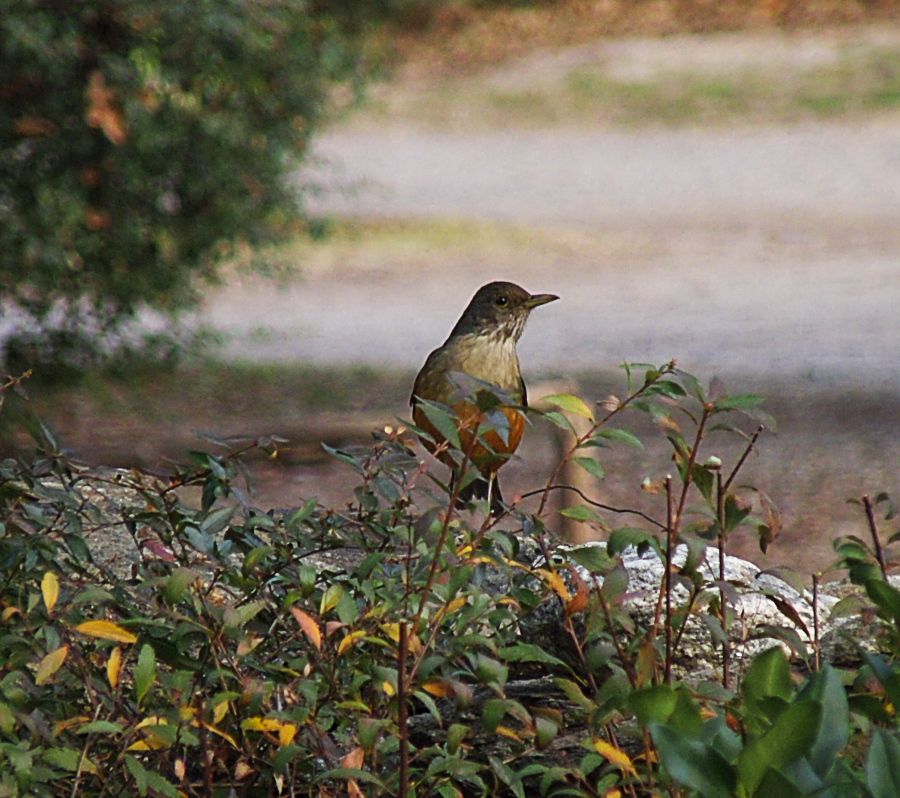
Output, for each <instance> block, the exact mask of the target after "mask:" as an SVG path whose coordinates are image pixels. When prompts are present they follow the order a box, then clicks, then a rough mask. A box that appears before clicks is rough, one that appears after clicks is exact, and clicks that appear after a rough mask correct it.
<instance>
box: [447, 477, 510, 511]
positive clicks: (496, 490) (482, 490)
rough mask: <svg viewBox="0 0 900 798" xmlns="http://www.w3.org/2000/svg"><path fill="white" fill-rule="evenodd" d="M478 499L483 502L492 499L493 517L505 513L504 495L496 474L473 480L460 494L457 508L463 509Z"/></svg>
mask: <svg viewBox="0 0 900 798" xmlns="http://www.w3.org/2000/svg"><path fill="white" fill-rule="evenodd" d="M454 479H455V475H454ZM450 490H451V492H452V490H453V482H451V483H450ZM477 499H481V500H482V501H484V500H487V499H490V502H491V515H500V514H501V513H502V512H503V510H504V505H503V494H502V493H501V492H500V482H499V480H498V479H497V475H496V474H490V475H489V476H486V477H478V478H477V479H473V480H472V481H471V482H470V483H469V484H468V485H466V486H465V487H464V488H463V489H462V490H461V491H460V492H459V497H458V498H457V500H456V506H457V507H459V508H460V509H462V508H463V507H465V506H466V505H467V504H468V503H469V502H471V501H474V500H477Z"/></svg>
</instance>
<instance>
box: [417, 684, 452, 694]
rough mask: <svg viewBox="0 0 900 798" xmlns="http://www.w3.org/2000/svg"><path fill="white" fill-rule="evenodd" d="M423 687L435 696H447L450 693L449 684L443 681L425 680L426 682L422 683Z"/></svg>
mask: <svg viewBox="0 0 900 798" xmlns="http://www.w3.org/2000/svg"><path fill="white" fill-rule="evenodd" d="M422 689H423V690H424V691H425V692H426V693H429V694H430V695H433V696H434V697H435V698H446V697H447V696H448V695H449V694H450V691H449V690H448V689H447V685H445V684H444V683H443V682H425V684H423V685H422Z"/></svg>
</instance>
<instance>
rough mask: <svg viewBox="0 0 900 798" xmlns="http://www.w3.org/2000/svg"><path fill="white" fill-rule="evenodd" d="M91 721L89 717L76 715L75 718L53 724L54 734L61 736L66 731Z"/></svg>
mask: <svg viewBox="0 0 900 798" xmlns="http://www.w3.org/2000/svg"><path fill="white" fill-rule="evenodd" d="M90 720H91V719H90V718H89V717H88V716H87V715H76V716H75V717H74V718H66V719H65V720H58V721H56V723H54V724H53V733H54V734H61V733H62V732H64V731H65V730H66V729H70V728H72V727H73V726H81V725H82V724H83V723H89V722H90Z"/></svg>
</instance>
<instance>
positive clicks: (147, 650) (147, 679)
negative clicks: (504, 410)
mask: <svg viewBox="0 0 900 798" xmlns="http://www.w3.org/2000/svg"><path fill="white" fill-rule="evenodd" d="M154 681H156V652H155V651H154V650H153V647H152V646H151V645H149V644H147V643H145V644H144V645H143V646H141V653H140V654H138V661H137V665H135V668H134V692H135V695H136V696H137V700H138V703H139V704H140V702H141V700H142V699H143V697H144V696H145V695H147V693H148V692H149V691H150V688H151V687H152V686H153V682H154Z"/></svg>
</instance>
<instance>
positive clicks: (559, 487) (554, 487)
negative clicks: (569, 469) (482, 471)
mask: <svg viewBox="0 0 900 798" xmlns="http://www.w3.org/2000/svg"><path fill="white" fill-rule="evenodd" d="M550 490H570V491H572V492H573V493H577V494H578V495H579V496H580V497H581V499H582V500H583V501H584V502H586V503H587V504H590V505H591V506H593V507H598V508H600V509H601V510H608V511H609V512H611V513H621V514H623V515H625V514H628V515H637V516H640V517H641V518H643V519H644V520H645V521H647V522H648V523H651V524H653V526H655V527H657V528H659V529H665V528H666V527H665V524H661V523H660V522H659V521H657V520H656V519H655V518H653V517H652V516H650V515H647V513H643V512H641V511H640V510H631V509H628V508H626V507H613V506H611V505H609V504H603V502H598V501H594V500H593V499H591V498H589V497H588V496H587V495H585V493H584V491H582V490H581V489H580V488H576V487H575V486H574V485H549V486H547V487H543V488H537V489H536V490H530V491H528V492H527V493H523V494H522V495H521V498H522V499H527V498H529V497H530V496H537V495H538V494H539V493H544V492H545V491H550Z"/></svg>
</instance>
